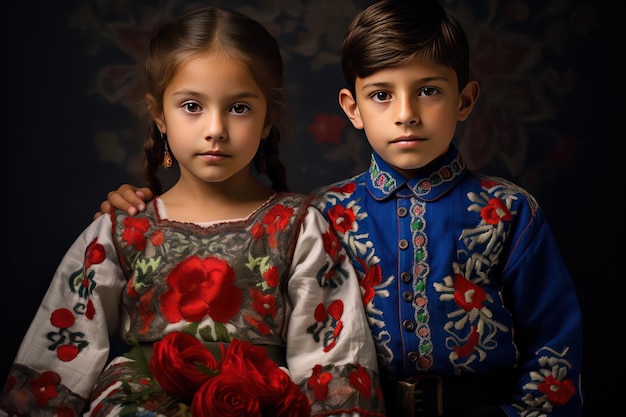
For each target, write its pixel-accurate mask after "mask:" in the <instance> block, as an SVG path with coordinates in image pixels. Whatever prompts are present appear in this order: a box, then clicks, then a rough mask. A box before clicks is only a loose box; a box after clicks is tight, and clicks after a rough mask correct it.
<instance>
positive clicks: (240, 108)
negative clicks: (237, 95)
mask: <svg viewBox="0 0 626 417" xmlns="http://www.w3.org/2000/svg"><path fill="white" fill-rule="evenodd" d="M231 111H232V112H233V113H237V114H243V113H247V112H248V111H250V107H248V106H246V105H245V104H235V105H234V106H233V107H231Z"/></svg>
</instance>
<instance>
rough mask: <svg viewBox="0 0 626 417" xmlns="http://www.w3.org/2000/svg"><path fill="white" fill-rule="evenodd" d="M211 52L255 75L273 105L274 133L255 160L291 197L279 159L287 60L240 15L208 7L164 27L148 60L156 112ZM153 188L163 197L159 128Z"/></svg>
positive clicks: (150, 153)
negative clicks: (195, 61)
mask: <svg viewBox="0 0 626 417" xmlns="http://www.w3.org/2000/svg"><path fill="white" fill-rule="evenodd" d="M210 51H218V52H219V53H223V54H224V55H226V56H228V57H229V58H232V59H235V60H238V61H241V62H242V63H244V64H245V65H246V66H247V67H248V69H249V70H250V72H251V73H252V75H253V77H254V79H255V81H256V83H257V85H258V86H259V88H260V89H261V91H262V92H263V95H264V97H265V99H266V100H267V115H266V120H265V123H266V124H271V125H272V129H271V131H270V134H269V135H268V137H267V138H266V139H264V140H262V141H261V145H260V146H259V149H258V150H257V153H256V155H255V156H254V160H253V163H254V166H255V168H256V169H257V171H259V172H262V173H266V174H267V176H268V177H269V179H270V180H271V182H272V188H273V189H275V190H277V191H286V190H287V184H286V169H285V167H284V165H283V164H282V162H281V161H280V160H279V159H278V154H279V148H278V144H279V142H280V130H281V126H280V119H281V115H282V113H283V112H284V110H285V101H284V97H283V78H284V75H283V60H282V55H281V53H280V48H279V46H278V42H277V41H276V39H275V38H274V37H273V36H272V35H271V34H270V33H269V32H268V31H267V30H266V29H265V28H264V27H263V26H262V25H261V24H260V23H259V22H257V21H256V20H254V19H251V18H249V17H247V16H245V15H243V14H241V13H239V12H235V11H232V10H226V9H219V8H215V7H203V8H200V9H195V10H192V11H189V12H187V13H185V14H183V15H182V16H180V17H179V18H178V19H175V20H173V21H171V22H169V23H166V24H165V25H163V26H162V27H161V28H160V29H159V31H158V32H157V34H156V35H155V36H154V37H153V38H152V40H151V42H150V47H149V49H148V51H147V54H146V57H145V60H144V75H145V82H146V83H147V85H146V90H147V92H149V93H150V94H151V95H152V96H153V97H154V100H155V102H154V106H155V108H154V109H153V111H156V112H161V111H162V110H163V94H164V92H165V89H166V87H167V85H168V84H169V83H170V81H171V80H172V78H173V77H174V75H175V74H176V71H177V70H178V68H179V67H180V65H182V64H184V63H185V62H186V61H188V60H189V59H192V58H195V57H197V56H198V55H200V54H204V53H207V52H210ZM144 151H145V159H144V160H145V165H146V166H145V170H144V174H145V177H146V181H147V183H148V186H149V187H150V188H151V189H152V191H153V192H154V193H155V194H160V193H161V183H160V181H159V179H158V177H157V176H156V172H157V170H158V168H159V166H160V165H161V162H162V161H163V155H164V152H165V141H164V140H163V138H162V137H161V133H160V131H159V129H158V128H157V126H156V123H154V122H152V123H151V132H150V136H149V137H148V138H147V140H146V143H145V145H144Z"/></svg>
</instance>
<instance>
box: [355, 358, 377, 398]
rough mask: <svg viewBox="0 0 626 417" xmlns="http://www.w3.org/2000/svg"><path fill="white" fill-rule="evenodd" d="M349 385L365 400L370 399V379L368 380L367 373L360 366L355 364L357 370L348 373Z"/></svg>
mask: <svg viewBox="0 0 626 417" xmlns="http://www.w3.org/2000/svg"><path fill="white" fill-rule="evenodd" d="M350 384H351V385H353V386H355V387H356V388H357V389H358V390H359V393H360V394H361V395H362V396H364V397H365V398H370V397H371V396H372V391H371V389H370V388H371V386H372V379H371V378H370V375H369V373H368V372H367V370H366V369H365V368H363V367H362V366H361V364H357V368H356V369H355V370H354V371H352V372H351V373H350Z"/></svg>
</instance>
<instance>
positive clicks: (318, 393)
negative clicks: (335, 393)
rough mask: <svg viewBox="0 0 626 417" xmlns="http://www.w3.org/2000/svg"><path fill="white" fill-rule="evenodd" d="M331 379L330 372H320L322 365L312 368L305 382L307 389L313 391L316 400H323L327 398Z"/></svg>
mask: <svg viewBox="0 0 626 417" xmlns="http://www.w3.org/2000/svg"><path fill="white" fill-rule="evenodd" d="M332 379H333V375H332V374H331V373H330V372H322V365H315V366H314V367H313V374H311V378H310V379H309V382H307V387H308V388H309V389H310V390H311V391H313V395H314V396H315V399H316V400H318V401H320V400H325V399H326V397H328V384H330V381H332Z"/></svg>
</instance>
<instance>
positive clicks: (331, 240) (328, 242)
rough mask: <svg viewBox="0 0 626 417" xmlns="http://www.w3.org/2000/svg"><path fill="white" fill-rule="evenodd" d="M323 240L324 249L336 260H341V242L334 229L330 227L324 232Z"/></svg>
mask: <svg viewBox="0 0 626 417" xmlns="http://www.w3.org/2000/svg"><path fill="white" fill-rule="evenodd" d="M322 242H323V243H324V250H325V251H326V253H327V254H328V255H329V256H330V258H331V259H332V260H333V261H334V262H338V261H339V260H340V258H341V257H340V256H339V254H340V253H341V250H342V246H341V242H339V239H338V238H337V235H336V234H335V233H333V231H332V230H330V229H328V230H327V231H326V232H324V233H323V234H322Z"/></svg>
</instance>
